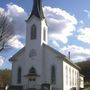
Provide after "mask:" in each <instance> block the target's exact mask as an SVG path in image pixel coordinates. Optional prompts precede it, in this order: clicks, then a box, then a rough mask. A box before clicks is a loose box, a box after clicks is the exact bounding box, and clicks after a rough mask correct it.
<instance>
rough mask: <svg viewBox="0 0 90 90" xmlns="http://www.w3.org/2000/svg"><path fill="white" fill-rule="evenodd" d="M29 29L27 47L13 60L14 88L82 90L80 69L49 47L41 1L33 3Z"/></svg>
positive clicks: (35, 0) (24, 89)
mask: <svg viewBox="0 0 90 90" xmlns="http://www.w3.org/2000/svg"><path fill="white" fill-rule="evenodd" d="M26 25H27V28H26V45H25V47H23V48H22V49H21V50H20V51H18V52H17V53H16V54H15V55H14V56H13V57H11V58H10V61H11V62H12V82H11V85H12V86H11V87H12V88H16V90H80V73H79V70H80V68H79V67H78V66H77V65H76V64H74V63H73V62H72V61H71V60H69V58H67V57H66V56H65V55H63V54H61V53H60V52H58V51H57V50H55V49H53V48H52V47H50V46H49V45H48V26H47V22H46V19H45V16H44V13H43V9H42V1H41V0H33V8H32V12H31V14H30V16H29V18H28V19H27V20H26ZM11 90H15V89H11Z"/></svg>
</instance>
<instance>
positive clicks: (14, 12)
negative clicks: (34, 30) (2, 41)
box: [0, 3, 28, 49]
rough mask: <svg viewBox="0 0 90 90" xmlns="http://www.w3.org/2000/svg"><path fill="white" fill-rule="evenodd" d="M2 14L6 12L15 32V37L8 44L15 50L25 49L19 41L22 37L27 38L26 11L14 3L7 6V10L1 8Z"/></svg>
mask: <svg viewBox="0 0 90 90" xmlns="http://www.w3.org/2000/svg"><path fill="white" fill-rule="evenodd" d="M0 11H1V12H3V11H4V12H5V14H6V15H7V16H8V18H9V20H11V21H13V24H14V25H13V26H14V32H15V36H13V38H12V39H11V40H10V41H9V42H8V45H10V46H12V47H13V48H16V49H20V48H22V47H23V44H22V43H21V41H20V40H19V39H20V38H22V37H25V32H26V22H25V20H26V18H27V16H28V15H27V13H26V12H25V10H24V9H23V8H22V7H20V6H18V5H16V4H13V3H10V4H7V5H6V9H4V8H0Z"/></svg>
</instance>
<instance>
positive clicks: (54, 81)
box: [51, 66, 56, 84]
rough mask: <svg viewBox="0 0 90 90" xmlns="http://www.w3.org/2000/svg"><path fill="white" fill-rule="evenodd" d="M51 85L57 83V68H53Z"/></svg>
mask: <svg viewBox="0 0 90 90" xmlns="http://www.w3.org/2000/svg"><path fill="white" fill-rule="evenodd" d="M51 83H52V84H55V83H56V68H55V66H52V67H51Z"/></svg>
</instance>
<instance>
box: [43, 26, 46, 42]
mask: <svg viewBox="0 0 90 90" xmlns="http://www.w3.org/2000/svg"><path fill="white" fill-rule="evenodd" d="M43 40H44V41H46V30H45V28H44V31H43Z"/></svg>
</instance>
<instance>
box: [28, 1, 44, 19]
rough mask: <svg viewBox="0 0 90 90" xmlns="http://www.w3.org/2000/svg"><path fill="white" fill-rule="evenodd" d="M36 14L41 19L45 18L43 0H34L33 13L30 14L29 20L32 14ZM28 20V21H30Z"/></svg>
mask: <svg viewBox="0 0 90 90" xmlns="http://www.w3.org/2000/svg"><path fill="white" fill-rule="evenodd" d="M33 15H34V16H36V17H37V18H39V19H43V18H45V17H44V13H43V9H42V1H41V0H33V8H32V12H31V15H30V16H29V18H28V20H29V19H30V18H31V17H32V16H33ZM28 20H27V21H28Z"/></svg>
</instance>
